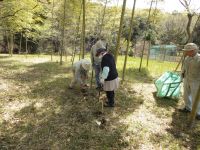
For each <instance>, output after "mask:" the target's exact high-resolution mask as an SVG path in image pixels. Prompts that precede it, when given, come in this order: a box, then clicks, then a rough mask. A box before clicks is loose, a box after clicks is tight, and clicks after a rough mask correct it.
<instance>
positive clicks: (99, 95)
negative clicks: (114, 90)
mask: <svg viewBox="0 0 200 150" xmlns="http://www.w3.org/2000/svg"><path fill="white" fill-rule="evenodd" d="M101 91H102V85H101V88H100V89H99V93H98V101H100V97H101ZM103 111H104V110H103V99H102V100H101V112H102V113H103Z"/></svg>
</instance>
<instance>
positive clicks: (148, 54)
mask: <svg viewBox="0 0 200 150" xmlns="http://www.w3.org/2000/svg"><path fill="white" fill-rule="evenodd" d="M150 50H151V40H149V48H148V53H147V67H148V66H149V56H150Z"/></svg>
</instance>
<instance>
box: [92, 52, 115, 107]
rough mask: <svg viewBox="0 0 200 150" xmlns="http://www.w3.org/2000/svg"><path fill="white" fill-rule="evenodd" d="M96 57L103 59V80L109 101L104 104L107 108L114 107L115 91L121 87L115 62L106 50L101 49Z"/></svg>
mask: <svg viewBox="0 0 200 150" xmlns="http://www.w3.org/2000/svg"><path fill="white" fill-rule="evenodd" d="M96 56H97V57H99V58H101V59H102V60H101V70H102V73H101V77H100V78H101V79H100V82H101V83H102V84H103V90H104V91H105V92H106V96H107V99H108V101H107V102H106V103H105V104H104V106H105V107H114V104H115V99H114V98H115V90H116V89H117V88H118V87H119V79H118V72H117V68H116V64H115V60H114V57H113V55H112V54H110V53H109V52H107V51H106V49H104V48H100V49H98V50H97V52H96Z"/></svg>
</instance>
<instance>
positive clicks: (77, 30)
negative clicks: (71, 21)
mask: <svg viewBox="0 0 200 150" xmlns="http://www.w3.org/2000/svg"><path fill="white" fill-rule="evenodd" d="M82 6H83V5H82V3H81V11H80V15H79V17H78V22H77V26H76V35H75V38H74V51H73V53H72V65H73V64H74V59H75V55H76V41H77V38H78V33H79V30H80V21H81V12H82V8H83V7H82ZM79 56H80V55H79ZM79 60H80V57H79Z"/></svg>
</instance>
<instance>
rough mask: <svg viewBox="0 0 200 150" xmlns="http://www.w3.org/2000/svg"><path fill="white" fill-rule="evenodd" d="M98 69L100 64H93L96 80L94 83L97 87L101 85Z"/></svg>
mask: <svg viewBox="0 0 200 150" xmlns="http://www.w3.org/2000/svg"><path fill="white" fill-rule="evenodd" d="M100 70H101V68H100V65H95V66H94V71H95V80H96V85H97V87H100V86H101V84H100V77H99V75H100Z"/></svg>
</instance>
